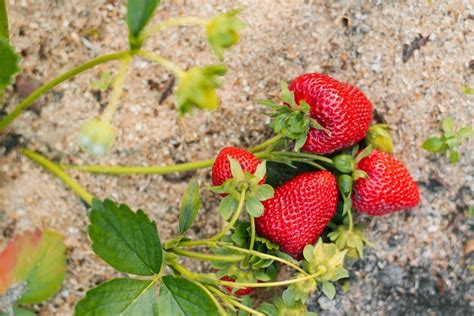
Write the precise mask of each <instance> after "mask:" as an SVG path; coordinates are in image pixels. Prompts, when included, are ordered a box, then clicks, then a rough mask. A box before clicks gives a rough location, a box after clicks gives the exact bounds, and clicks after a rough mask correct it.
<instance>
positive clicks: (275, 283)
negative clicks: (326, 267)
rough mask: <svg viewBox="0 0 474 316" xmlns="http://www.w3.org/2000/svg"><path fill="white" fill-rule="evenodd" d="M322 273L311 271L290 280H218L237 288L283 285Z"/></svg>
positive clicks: (312, 277)
mask: <svg viewBox="0 0 474 316" xmlns="http://www.w3.org/2000/svg"><path fill="white" fill-rule="evenodd" d="M322 273H323V271H318V272H316V273H313V274H310V275H307V276H304V277H300V278H296V279H291V280H284V281H278V282H262V283H240V282H230V281H222V280H219V283H220V284H222V285H224V286H230V287H236V288H239V289H242V288H246V287H275V286H284V285H288V284H293V283H298V282H302V281H306V280H309V279H314V278H315V277H317V276H319V275H321V274H322Z"/></svg>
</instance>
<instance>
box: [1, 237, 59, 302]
mask: <svg viewBox="0 0 474 316" xmlns="http://www.w3.org/2000/svg"><path fill="white" fill-rule="evenodd" d="M65 252H66V247H65V246H64V242H63V238H62V236H61V235H60V234H58V233H56V232H54V231H51V230H45V231H41V230H39V229H36V230H35V231H34V232H27V233H24V234H23V235H21V236H18V237H15V238H14V239H12V240H10V242H9V243H8V244H7V246H6V247H5V249H4V250H3V251H2V252H1V253H0V262H1V263H2V264H1V265H0V295H1V294H3V293H4V292H5V291H6V290H7V289H8V288H10V287H12V286H13V285H14V284H20V283H24V284H25V287H24V288H22V289H21V297H20V299H19V300H18V302H20V303H24V304H30V303H39V302H41V301H44V300H46V299H48V298H50V297H51V296H52V295H53V294H54V293H56V292H57V291H58V290H59V288H60V286H61V283H62V281H63V279H64V273H65V271H66V258H65ZM0 297H1V296H0Z"/></svg>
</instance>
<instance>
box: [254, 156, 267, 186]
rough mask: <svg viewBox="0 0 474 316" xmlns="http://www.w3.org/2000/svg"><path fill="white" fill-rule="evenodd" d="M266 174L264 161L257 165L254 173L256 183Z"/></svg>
mask: <svg viewBox="0 0 474 316" xmlns="http://www.w3.org/2000/svg"><path fill="white" fill-rule="evenodd" d="M266 173H267V161H266V160H264V161H262V162H261V163H259V164H258V166H257V169H256V170H255V172H254V176H255V178H256V179H257V181H258V182H260V181H261V180H263V178H265V174H266Z"/></svg>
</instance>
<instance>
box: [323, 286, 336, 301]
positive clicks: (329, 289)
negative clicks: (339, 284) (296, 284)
mask: <svg viewBox="0 0 474 316" xmlns="http://www.w3.org/2000/svg"><path fill="white" fill-rule="evenodd" d="M321 290H322V291H323V293H324V295H326V296H327V297H328V298H330V299H331V300H332V299H333V298H334V297H335V296H336V288H335V287H334V285H333V284H332V283H331V282H323V284H322V286H321Z"/></svg>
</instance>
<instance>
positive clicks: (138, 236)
mask: <svg viewBox="0 0 474 316" xmlns="http://www.w3.org/2000/svg"><path fill="white" fill-rule="evenodd" d="M89 218H90V221H91V224H90V225H89V237H90V238H91V240H92V249H93V250H94V252H95V253H96V254H97V255H98V256H99V257H101V258H102V259H103V260H104V261H105V262H107V263H108V264H109V265H111V266H112V267H114V268H115V269H116V270H119V271H121V272H126V273H131V274H136V275H144V276H146V275H154V274H158V273H160V270H161V264H162V258H163V251H162V248H161V242H160V237H159V236H158V230H157V228H156V223H155V222H152V221H150V219H149V218H148V217H147V216H146V215H145V213H144V212H143V211H142V210H138V211H137V212H132V211H131V210H130V208H129V207H128V206H127V205H125V204H122V205H120V206H117V205H116V204H115V203H114V202H112V201H111V200H108V199H106V200H105V201H104V202H102V201H99V200H98V199H94V200H93V201H92V207H91V211H90V213H89Z"/></svg>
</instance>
